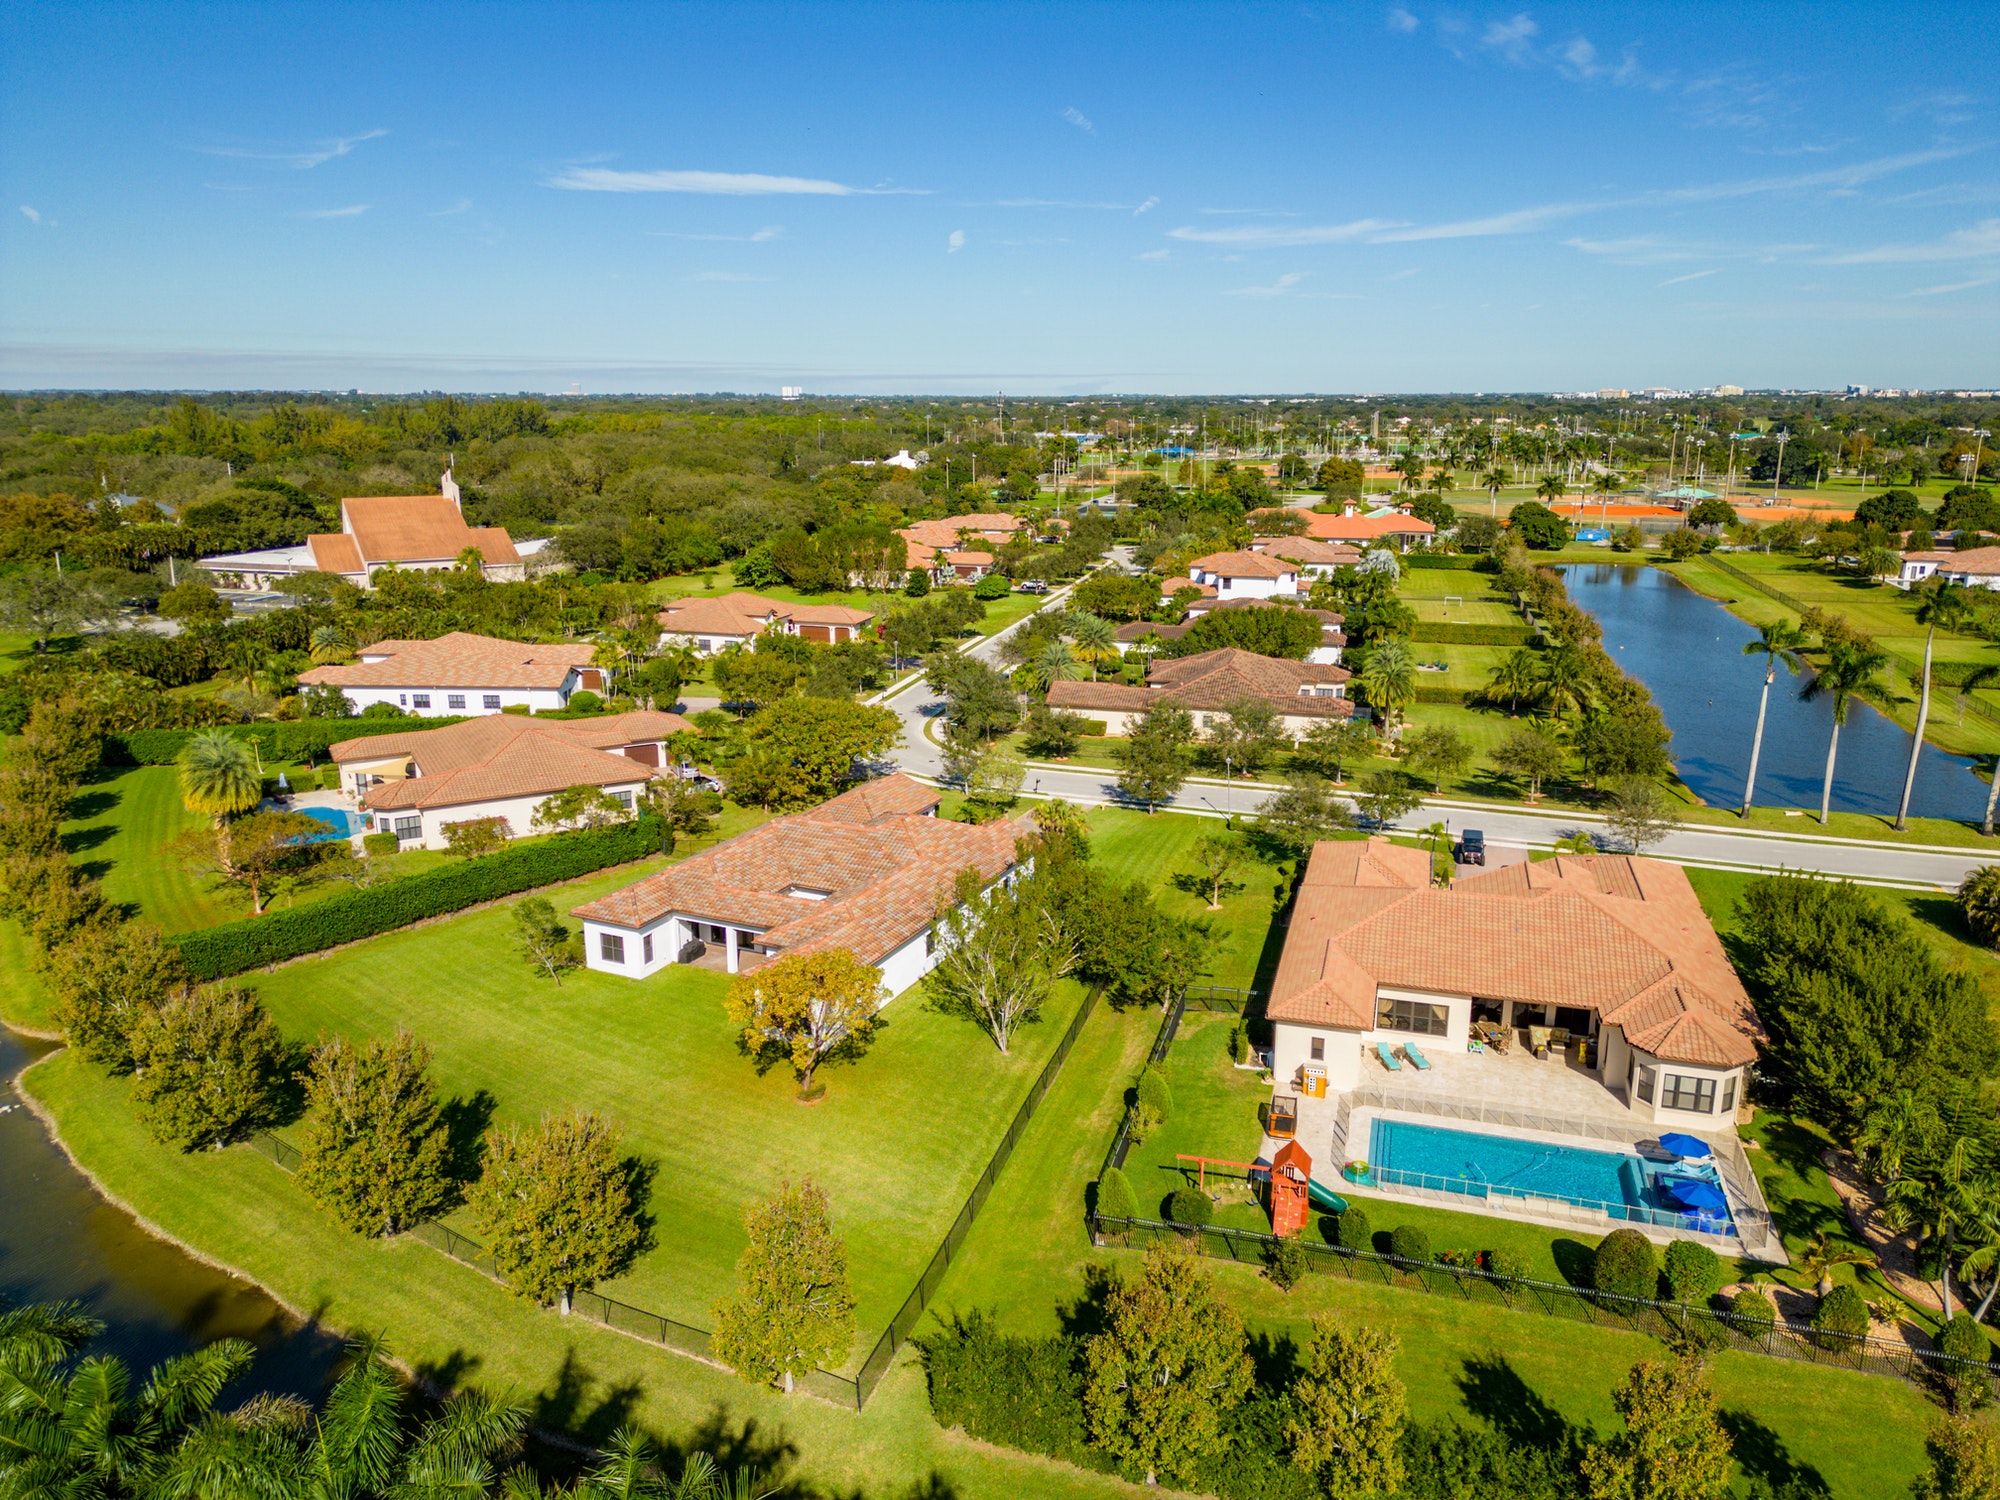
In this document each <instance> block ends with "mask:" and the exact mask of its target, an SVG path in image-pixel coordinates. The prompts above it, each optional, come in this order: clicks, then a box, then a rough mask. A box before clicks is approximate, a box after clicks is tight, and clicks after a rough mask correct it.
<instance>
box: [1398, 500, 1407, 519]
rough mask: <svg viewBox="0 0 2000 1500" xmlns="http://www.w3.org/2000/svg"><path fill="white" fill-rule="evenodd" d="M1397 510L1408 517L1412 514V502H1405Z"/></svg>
mask: <svg viewBox="0 0 2000 1500" xmlns="http://www.w3.org/2000/svg"><path fill="white" fill-rule="evenodd" d="M1396 509H1397V510H1399V511H1401V512H1402V513H1403V514H1404V515H1406V516H1407V515H1408V514H1409V513H1410V502H1409V501H1407V500H1405V501H1404V502H1403V503H1402V504H1401V505H1399V506H1397V507H1396Z"/></svg>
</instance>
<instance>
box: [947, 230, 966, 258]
mask: <svg viewBox="0 0 2000 1500" xmlns="http://www.w3.org/2000/svg"><path fill="white" fill-rule="evenodd" d="M964 248H965V231H964V230H963V229H954V230H953V231H952V232H951V237H950V238H949V239H947V240H946V241H945V242H944V253H945V254H946V255H956V254H958V252H959V251H961V250H963V249H964Z"/></svg>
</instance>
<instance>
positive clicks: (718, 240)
mask: <svg viewBox="0 0 2000 1500" xmlns="http://www.w3.org/2000/svg"><path fill="white" fill-rule="evenodd" d="M646 233H647V234H648V235H650V236H652V237H653V238H654V239H656V240H698V241H700V242H701V243H703V244H709V245H761V244H764V243H766V242H767V241H769V240H776V239H783V238H784V235H785V231H784V228H783V227H782V226H781V225H777V224H766V225H765V226H764V227H763V228H762V229H759V230H757V231H756V232H755V233H754V234H690V233H688V232H686V231H685V230H679V229H648V230H647V231H646Z"/></svg>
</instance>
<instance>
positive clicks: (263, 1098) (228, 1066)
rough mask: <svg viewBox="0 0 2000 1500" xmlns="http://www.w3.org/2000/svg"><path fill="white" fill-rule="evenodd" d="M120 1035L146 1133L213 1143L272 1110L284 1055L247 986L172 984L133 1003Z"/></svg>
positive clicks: (283, 1075) (192, 1143)
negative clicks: (153, 998)
mask: <svg viewBox="0 0 2000 1500" xmlns="http://www.w3.org/2000/svg"><path fill="white" fill-rule="evenodd" d="M126 1036H127V1044H128V1046H129V1049H130V1053H131V1058H132V1071H133V1075H134V1077H133V1084H132V1104H133V1108H134V1109H135V1111H136V1112H137V1113H138V1116H139V1120H140V1123H141V1124H143V1125H144V1126H145V1127H146V1130H147V1133H148V1134H150V1135H151V1136H152V1137H153V1139H154V1140H156V1141H159V1142H161V1143H162V1144H164V1145H171V1146H178V1147H179V1148H180V1149H181V1150H183V1151H194V1150H198V1149H201V1148H204V1147H213V1148H217V1149H220V1148H221V1147H223V1146H226V1145H228V1144H229V1143H230V1142H231V1141H234V1140H236V1139H238V1138H240V1137H241V1136H242V1135H243V1133H244V1132H245V1131H248V1130H251V1129H254V1128H255V1127H257V1126H260V1125H265V1124H269V1123H270V1122H271V1121H272V1120H273V1118H274V1117H275V1115H276V1112H277V1110H278V1108H279V1106H280V1103H281V1098H282V1092H283V1089H284V1087H285V1083H286V1080H287V1078H288V1076H289V1074H290V1072H291V1067H292V1055H291V1051H290V1049H289V1048H287V1047H286V1045H285V1042H284V1039H283V1037H281V1036H280V1035H279V1033H278V1028H277V1026H276V1024H275V1023H274V1022H273V1021H272V1020H271V1018H270V1016H269V1015H268V1014H266V1013H265V1010H264V1007H263V1006H262V1005H261V1004H260V1003H259V1002H258V1000H257V997H256V995H255V994H254V993H252V992H251V991H250V990H247V989H244V988H242V987H240V986H236V985H220V986H206V987H202V988H193V987H189V988H183V989H180V990H177V991H175V992H173V993H172V994H170V995H168V996H167V998H166V999H165V1000H164V1001H162V1002H161V1003H160V1004H158V1005H156V1006H153V1007H150V1008H146V1009H142V1010H138V1011H136V1012H135V1013H134V1018H133V1021H132V1025H131V1027H130V1030H129V1031H128V1032H127V1034H126Z"/></svg>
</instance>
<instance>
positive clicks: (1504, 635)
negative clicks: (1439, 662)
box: [1411, 620, 1535, 646]
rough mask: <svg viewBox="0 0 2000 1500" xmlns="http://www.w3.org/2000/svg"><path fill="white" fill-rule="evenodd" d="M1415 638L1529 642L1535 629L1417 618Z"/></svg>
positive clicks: (1481, 643)
mask: <svg viewBox="0 0 2000 1500" xmlns="http://www.w3.org/2000/svg"><path fill="white" fill-rule="evenodd" d="M1411 639H1412V640H1415V641H1430V642H1433V643H1435V644H1440V645H1452V646H1532V645H1533V644H1534V643H1535V632H1534V631H1533V630H1531V629H1529V628H1528V627H1527V626H1526V625H1471V624H1466V623H1463V622H1460V621H1456V620H1419V621H1418V622H1417V631H1416V634H1415V635H1413V636H1412V637H1411Z"/></svg>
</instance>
